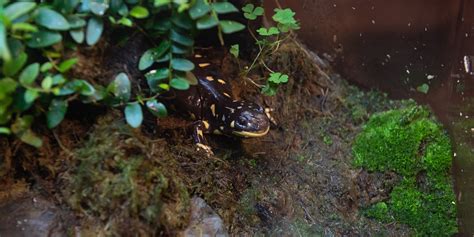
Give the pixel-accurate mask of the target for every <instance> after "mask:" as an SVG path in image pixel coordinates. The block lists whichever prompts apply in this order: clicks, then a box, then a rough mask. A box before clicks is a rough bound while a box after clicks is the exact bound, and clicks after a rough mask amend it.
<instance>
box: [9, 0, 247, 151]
mask: <svg viewBox="0 0 474 237" xmlns="http://www.w3.org/2000/svg"><path fill="white" fill-rule="evenodd" d="M234 12H238V9H237V8H236V7H235V6H234V5H232V4H231V3H229V2H226V1H221V2H212V3H209V2H208V1H205V0H195V1H189V0H180V1H178V0H144V1H136V0H126V1H123V0H110V1H103V0H88V1H79V0H63V1H61V0H53V1H46V2H41V3H37V2H29V1H24V2H9V1H8V0H7V1H2V2H1V3H0V16H1V19H0V57H1V60H2V61H1V66H2V70H1V75H0V78H1V79H0V134H7V135H8V134H12V133H13V134H15V135H16V136H17V137H18V138H20V139H21V140H22V141H23V142H25V143H28V144H30V145H33V146H36V147H39V146H41V143H42V142H41V139H40V138H39V137H38V136H37V135H35V133H34V132H33V131H32V130H31V125H32V123H33V121H34V118H35V117H37V116H42V115H45V116H46V120H47V126H48V127H49V128H54V127H56V126H57V125H58V124H59V123H60V122H61V121H62V120H63V119H64V117H65V114H66V113H67V109H68V105H69V103H70V102H71V101H72V100H76V99H79V100H80V101H82V102H83V103H102V104H105V105H109V106H113V107H124V108H125V109H124V113H125V118H126V121H127V122H128V123H129V125H131V126H132V127H138V126H140V124H141V122H142V120H143V114H142V113H143V110H142V107H145V108H146V109H148V110H149V111H150V112H151V113H152V114H154V115H156V116H158V117H162V116H166V114H167V111H166V108H165V106H164V105H163V104H162V103H160V102H159V101H157V99H156V98H157V96H158V95H159V94H160V93H162V92H166V91H168V90H170V89H171V88H174V89H177V90H185V89H187V88H189V86H190V84H193V83H196V80H195V77H193V75H192V73H191V71H192V69H193V68H194V64H193V63H192V62H191V61H189V60H187V59H186V57H187V56H189V55H190V54H191V53H192V49H193V46H194V36H195V35H196V33H197V32H198V31H200V30H206V29H210V28H213V27H216V28H217V29H218V37H219V39H220V40H221V42H222V43H223V36H222V34H229V33H233V32H237V31H239V30H242V29H244V28H245V26H244V25H242V24H241V23H238V22H236V21H229V20H220V17H221V15H224V14H228V13H234ZM107 21H108V22H110V23H111V25H112V26H113V27H115V26H117V27H134V28H137V29H139V30H142V31H144V32H146V33H147V34H148V35H149V36H150V37H152V38H153V39H156V40H157V42H159V44H158V45H157V46H156V47H154V48H152V49H150V50H148V51H147V52H145V54H144V55H143V56H142V57H141V58H140V62H139V69H140V70H149V68H150V67H152V66H153V65H154V64H156V65H157V67H156V69H153V70H149V71H148V72H147V73H146V80H147V82H148V85H149V87H150V90H149V91H150V95H148V94H140V93H138V94H135V95H134V94H133V93H132V87H133V86H132V84H131V82H130V80H129V78H128V76H127V74H125V73H119V74H118V75H117V76H116V78H115V79H114V80H113V81H112V82H111V83H110V84H109V85H107V86H103V85H92V84H90V83H89V82H88V81H86V80H84V79H86V78H84V79H78V78H72V77H71V74H70V70H71V69H72V68H73V67H74V65H75V64H76V63H77V59H76V58H67V57H65V55H70V54H68V53H67V52H68V51H72V50H75V48H76V46H77V45H80V44H87V45H89V46H93V45H95V44H97V43H98V42H99V40H100V38H101V36H102V35H103V32H104V31H105V30H106V29H105V26H106V24H105V23H106V22H107ZM147 96H150V97H147Z"/></svg>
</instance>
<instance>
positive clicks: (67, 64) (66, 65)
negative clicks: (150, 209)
mask: <svg viewBox="0 0 474 237" xmlns="http://www.w3.org/2000/svg"><path fill="white" fill-rule="evenodd" d="M76 63H77V58H70V59H68V60H66V61H63V62H61V64H59V66H58V71H59V72H61V73H65V72H67V71H69V70H70V69H71V68H72V66H74V64H76Z"/></svg>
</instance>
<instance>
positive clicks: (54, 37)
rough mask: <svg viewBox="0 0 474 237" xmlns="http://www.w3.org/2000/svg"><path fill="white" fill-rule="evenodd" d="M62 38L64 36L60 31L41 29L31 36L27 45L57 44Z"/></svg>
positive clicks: (45, 45) (46, 45) (40, 46)
mask: <svg viewBox="0 0 474 237" xmlns="http://www.w3.org/2000/svg"><path fill="white" fill-rule="evenodd" d="M61 40H62V36H61V34H59V33H58V32H53V31H48V30H39V31H38V32H35V33H33V35H32V36H31V38H30V39H28V40H27V41H26V45H28V47H30V48H44V47H48V46H51V45H53V44H56V43H58V42H60V41H61Z"/></svg>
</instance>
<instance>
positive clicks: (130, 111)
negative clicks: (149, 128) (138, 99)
mask: <svg viewBox="0 0 474 237" xmlns="http://www.w3.org/2000/svg"><path fill="white" fill-rule="evenodd" d="M125 120H127V123H128V124H129V125H130V126H131V127H132V128H138V127H140V125H141V124H142V122H143V112H142V107H141V106H140V104H138V103H130V104H127V106H126V107H125Z"/></svg>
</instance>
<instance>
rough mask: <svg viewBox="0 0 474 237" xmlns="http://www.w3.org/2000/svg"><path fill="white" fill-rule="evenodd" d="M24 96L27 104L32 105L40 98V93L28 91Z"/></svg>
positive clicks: (32, 90)
mask: <svg viewBox="0 0 474 237" xmlns="http://www.w3.org/2000/svg"><path fill="white" fill-rule="evenodd" d="M23 96H24V100H25V102H26V104H31V103H33V101H35V100H36V98H38V96H39V92H38V91H37V90H35V89H27V90H26V92H25V94H24V95H23Z"/></svg>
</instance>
